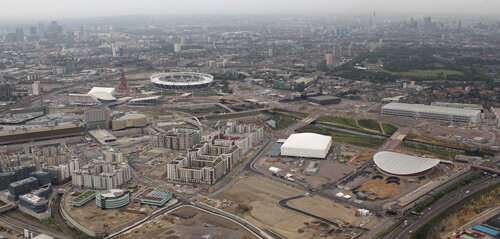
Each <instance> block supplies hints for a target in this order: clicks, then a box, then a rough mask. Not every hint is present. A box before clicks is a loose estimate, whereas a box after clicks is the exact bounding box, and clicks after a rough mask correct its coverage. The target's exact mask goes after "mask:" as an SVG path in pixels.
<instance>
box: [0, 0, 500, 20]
mask: <svg viewBox="0 0 500 239" xmlns="http://www.w3.org/2000/svg"><path fill="white" fill-rule="evenodd" d="M373 11H376V12H377V13H380V14H382V13H403V14H404V13H422V14H438V13H451V14H467V15H479V14H480V15H486V14H487V15H495V14H496V15H500V0H1V2H0V19H3V20H16V19H40V18H56V19H62V18H74V17H78V18H80V17H95V16H119V15H141V14H166V15H168V14H230V15H234V14H279V13H282V14H307V15H311V14H322V15H324V14H335V13H346V14H349V13H355V14H368V13H370V12H373Z"/></svg>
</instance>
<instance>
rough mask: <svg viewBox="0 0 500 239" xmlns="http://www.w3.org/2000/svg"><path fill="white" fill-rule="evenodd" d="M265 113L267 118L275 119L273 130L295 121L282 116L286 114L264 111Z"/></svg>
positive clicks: (287, 125)
mask: <svg viewBox="0 0 500 239" xmlns="http://www.w3.org/2000/svg"><path fill="white" fill-rule="evenodd" d="M265 115H266V116H268V117H269V119H272V120H274V121H276V128H274V130H281V129H284V128H287V127H289V126H291V125H293V124H295V123H297V122H296V121H294V120H291V119H288V118H287V117H284V116H286V115H283V114H280V113H275V112H272V113H265Z"/></svg>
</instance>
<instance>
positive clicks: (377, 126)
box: [358, 119, 382, 133]
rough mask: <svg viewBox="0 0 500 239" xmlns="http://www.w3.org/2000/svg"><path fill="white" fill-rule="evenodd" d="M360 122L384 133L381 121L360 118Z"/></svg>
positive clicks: (368, 127)
mask: <svg viewBox="0 0 500 239" xmlns="http://www.w3.org/2000/svg"><path fill="white" fill-rule="evenodd" d="M358 124H359V125H360V126H361V127H363V128H367V129H371V130H375V131H377V132H380V133H382V130H381V129H380V124H379V122H377V121H375V120H371V119H360V120H358Z"/></svg>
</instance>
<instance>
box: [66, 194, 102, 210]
mask: <svg viewBox="0 0 500 239" xmlns="http://www.w3.org/2000/svg"><path fill="white" fill-rule="evenodd" d="M95 195H96V191H85V192H84V193H82V194H80V195H78V196H77V197H75V198H73V199H71V200H70V201H69V202H68V204H69V205H70V206H73V207H81V206H83V205H85V204H86V203H88V202H90V201H92V200H93V199H94V198H95Z"/></svg>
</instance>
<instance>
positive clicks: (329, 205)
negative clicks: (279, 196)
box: [288, 196, 360, 224]
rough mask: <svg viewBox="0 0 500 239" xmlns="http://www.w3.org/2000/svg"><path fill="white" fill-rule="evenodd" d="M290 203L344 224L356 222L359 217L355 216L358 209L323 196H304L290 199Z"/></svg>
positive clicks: (292, 205)
mask: <svg viewBox="0 0 500 239" xmlns="http://www.w3.org/2000/svg"><path fill="white" fill-rule="evenodd" d="M288 205H289V206H291V207H294V208H297V209H300V210H303V211H306V212H309V213H312V214H314V215H318V216H321V217H324V218H328V219H330V220H332V221H338V222H341V223H342V224H344V223H346V222H347V223H349V224H355V223H356V222H359V221H360V220H359V218H357V217H356V216H355V214H356V210H355V209H352V208H347V207H344V206H342V205H339V204H336V203H334V202H333V201H331V200H328V199H326V198H323V197H319V196H313V197H302V198H299V199H296V200H292V201H288Z"/></svg>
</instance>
